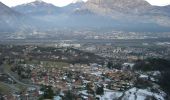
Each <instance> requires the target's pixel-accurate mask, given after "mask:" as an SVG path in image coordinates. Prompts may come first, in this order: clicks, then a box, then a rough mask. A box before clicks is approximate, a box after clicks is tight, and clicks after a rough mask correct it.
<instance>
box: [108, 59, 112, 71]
mask: <svg viewBox="0 0 170 100" xmlns="http://www.w3.org/2000/svg"><path fill="white" fill-rule="evenodd" d="M107 68H109V69H112V68H113V62H111V61H109V62H108V63H107Z"/></svg>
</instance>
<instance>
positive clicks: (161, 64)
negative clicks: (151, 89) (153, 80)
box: [134, 58, 170, 100]
mask: <svg viewBox="0 0 170 100" xmlns="http://www.w3.org/2000/svg"><path fill="white" fill-rule="evenodd" d="M134 70H138V71H160V72H161V77H160V78H159V82H158V84H159V85H160V86H161V88H162V89H163V90H164V91H165V92H166V93H167V94H168V95H169V97H167V100H169V99H170V60H166V59H161V58H148V59H146V60H140V61H137V62H136V64H135V66H134Z"/></svg>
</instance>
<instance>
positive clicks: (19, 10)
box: [0, 0, 170, 32]
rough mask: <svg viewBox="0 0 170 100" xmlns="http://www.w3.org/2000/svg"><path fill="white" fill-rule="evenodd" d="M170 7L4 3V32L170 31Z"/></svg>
mask: <svg viewBox="0 0 170 100" xmlns="http://www.w3.org/2000/svg"><path fill="white" fill-rule="evenodd" d="M169 11H170V6H163V7H160V6H152V5H151V4H149V3H148V2H147V1H145V0H88V1H87V2H83V1H81V0H78V1H77V2H74V3H71V4H69V5H67V6H64V7H56V6H55V5H53V4H49V3H46V2H43V1H40V0H38V1H34V2H31V3H27V4H22V5H18V6H16V7H12V8H10V7H8V6H6V5H4V4H3V3H1V2H0V31H1V32H8V31H12V32H13V31H14V32H17V31H21V30H22V31H28V30H29V31H31V30H41V31H44V30H47V29H48V30H53V29H54V28H55V29H56V28H59V29H61V28H66V27H67V28H78V29H81V28H98V29H105V28H106V29H108V28H110V29H113V30H124V31H154V32H157V31H170V21H169V20H170V13H169Z"/></svg>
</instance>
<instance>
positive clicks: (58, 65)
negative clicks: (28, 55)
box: [41, 61, 69, 68]
mask: <svg viewBox="0 0 170 100" xmlns="http://www.w3.org/2000/svg"><path fill="white" fill-rule="evenodd" d="M41 64H42V65H43V66H44V67H54V68H63V67H68V66H69V64H68V63H65V62H52V61H41Z"/></svg>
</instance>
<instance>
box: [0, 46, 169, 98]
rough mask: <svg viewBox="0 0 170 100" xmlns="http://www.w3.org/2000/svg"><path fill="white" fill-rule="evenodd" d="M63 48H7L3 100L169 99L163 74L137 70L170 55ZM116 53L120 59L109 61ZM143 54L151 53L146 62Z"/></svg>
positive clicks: (3, 62) (1, 52)
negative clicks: (142, 62)
mask: <svg viewBox="0 0 170 100" xmlns="http://www.w3.org/2000/svg"><path fill="white" fill-rule="evenodd" d="M59 44H60V45H58V46H56V45H55V46H51V45H46V46H41V45H40V46H38V45H1V47H0V55H1V56H0V59H1V74H0V79H1V80H0V81H1V83H0V91H1V93H3V94H1V98H3V99H5V100H37V99H39V100H43V99H54V100H96V99H98V100H105V99H106V100H118V99H121V100H126V99H127V98H136V97H137V98H143V99H152V98H155V99H156V100H166V99H165V98H166V97H167V94H166V92H164V91H163V90H162V88H161V87H160V86H159V84H158V81H159V77H160V75H161V72H160V71H159V70H157V71H149V72H143V71H135V70H134V66H135V64H137V62H136V61H139V60H144V59H146V58H145V57H150V56H151V55H148V53H150V52H153V53H154V52H155V54H154V55H155V56H156V55H158V56H159V55H161V56H159V57H160V58H163V57H164V58H163V59H168V58H167V57H168V56H165V55H162V54H166V53H160V52H159V51H157V50H154V51H151V50H152V49H143V48H140V47H138V48H136V47H129V48H126V47H124V48H123V49H122V47H115V48H107V47H111V46H109V45H106V46H105V47H103V46H101V47H100V49H99V48H98V49H94V48H93V49H92V48H91V45H89V47H88V48H91V50H92V51H89V49H88V50H87V49H84V48H87V45H86V46H83V47H82V46H78V47H77V45H76V46H74V45H73V44H72V45H71V44H70V45H65V44H63V43H62V45H61V43H59ZM84 45H85V44H84ZM97 47H99V46H97ZM102 48H103V49H102ZM99 50H100V51H99ZM105 50H106V51H107V52H106V51H105ZM167 50H169V49H168V48H167V49H164V52H167V54H166V55H169V54H168V53H169V51H167ZM110 51H112V52H111V53H113V54H114V55H115V56H109V57H108V56H107V55H109V54H110V55H111V53H110ZM144 51H145V52H144ZM99 52H100V53H99ZM101 52H102V53H101ZM141 52H144V53H146V54H142V55H143V56H144V57H141ZM116 54H119V55H116ZM125 55H126V56H125ZM135 55H136V56H135ZM154 55H153V57H155V56H154ZM158 56H156V57H158ZM121 59H124V60H121ZM152 90H155V91H157V92H153V91H152ZM132 100H133V99H132ZM134 100H135V99H134Z"/></svg>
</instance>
